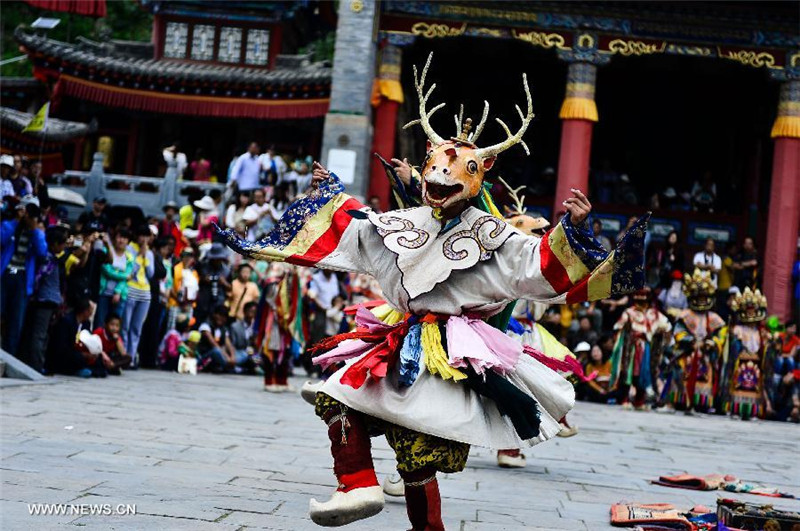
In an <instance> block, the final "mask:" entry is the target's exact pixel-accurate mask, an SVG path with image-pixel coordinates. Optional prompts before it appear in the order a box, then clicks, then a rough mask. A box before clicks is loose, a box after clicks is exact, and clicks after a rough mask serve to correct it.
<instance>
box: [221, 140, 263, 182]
mask: <svg viewBox="0 0 800 531" xmlns="http://www.w3.org/2000/svg"><path fill="white" fill-rule="evenodd" d="M258 152H259V147H258V143H257V142H251V143H250V146H249V147H248V148H247V153H243V154H241V155H239V158H238V159H236V163H235V164H234V165H233V169H232V170H231V175H230V178H229V179H228V187H232V186H233V185H236V186H237V187H238V188H239V191H240V192H249V191H250V190H255V189H256V188H260V187H261V160H260V158H259V156H258Z"/></svg>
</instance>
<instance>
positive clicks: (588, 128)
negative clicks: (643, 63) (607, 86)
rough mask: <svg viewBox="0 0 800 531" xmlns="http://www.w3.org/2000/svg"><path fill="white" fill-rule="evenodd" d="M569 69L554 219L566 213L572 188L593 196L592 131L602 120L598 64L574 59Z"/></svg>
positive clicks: (561, 114) (562, 116) (554, 200)
mask: <svg viewBox="0 0 800 531" xmlns="http://www.w3.org/2000/svg"><path fill="white" fill-rule="evenodd" d="M565 58H567V59H568V60H570V61H571V62H570V64H569V69H568V70H567V90H566V96H565V97H564V103H563V104H562V105H561V112H559V117H560V118H561V119H562V122H561V151H560V153H559V157H558V180H557V182H556V195H555V197H554V198H553V219H554V220H558V219H559V218H560V217H561V214H562V213H563V212H564V205H563V204H562V202H563V201H564V200H565V199H567V198H568V197H571V196H572V193H571V192H570V189H571V188H578V189H579V190H581V191H582V192H584V193H586V194H588V193H589V156H590V155H591V152H592V128H593V126H594V122H596V121H597V120H598V115H597V105H596V104H595V101H594V88H595V82H596V78H597V65H595V64H591V63H588V62H583V61H577V60H574V59H573V58H572V57H565Z"/></svg>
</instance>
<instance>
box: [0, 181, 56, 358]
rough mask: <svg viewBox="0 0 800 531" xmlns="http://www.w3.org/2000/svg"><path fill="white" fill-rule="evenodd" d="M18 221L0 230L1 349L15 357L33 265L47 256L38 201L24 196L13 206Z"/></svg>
mask: <svg viewBox="0 0 800 531" xmlns="http://www.w3.org/2000/svg"><path fill="white" fill-rule="evenodd" d="M16 214H17V218H15V219H12V220H9V221H4V222H3V223H2V226H1V228H0V271H2V277H0V278H1V280H0V316H2V321H3V324H4V325H5V333H4V334H3V339H2V346H3V349H4V350H5V351H6V352H8V353H10V354H12V355H16V354H17V350H18V348H19V340H20V333H21V332H22V322H23V318H24V316H25V310H26V307H27V304H28V298H29V297H30V296H31V295H32V294H33V289H34V285H35V279H36V264H37V262H38V261H39V260H43V259H44V258H45V257H46V256H47V242H46V241H45V236H44V231H43V230H41V229H40V228H39V227H38V225H39V214H40V210H39V201H38V200H37V199H36V198H35V197H33V196H27V197H23V198H22V200H21V201H20V202H19V204H17V206H16Z"/></svg>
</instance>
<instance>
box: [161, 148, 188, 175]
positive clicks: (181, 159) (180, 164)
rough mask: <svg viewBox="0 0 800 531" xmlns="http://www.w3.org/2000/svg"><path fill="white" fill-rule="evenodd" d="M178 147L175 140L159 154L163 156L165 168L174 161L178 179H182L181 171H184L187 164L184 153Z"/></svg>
mask: <svg viewBox="0 0 800 531" xmlns="http://www.w3.org/2000/svg"><path fill="white" fill-rule="evenodd" d="M180 149H181V148H180V144H178V142H175V143H174V144H172V145H171V146H169V147H166V148H164V151H162V152H161V155H162V156H163V157H164V162H166V163H167V168H169V163H170V162H171V161H173V160H174V161H175V164H176V166H177V168H176V169H177V171H178V180H181V179H183V172H185V171H186V168H187V167H188V166H189V161H188V160H187V159H186V153H183V152H181V150H180Z"/></svg>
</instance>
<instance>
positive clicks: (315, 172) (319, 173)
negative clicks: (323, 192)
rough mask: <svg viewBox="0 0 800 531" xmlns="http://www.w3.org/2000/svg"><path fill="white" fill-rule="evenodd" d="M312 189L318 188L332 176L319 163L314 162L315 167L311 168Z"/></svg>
mask: <svg viewBox="0 0 800 531" xmlns="http://www.w3.org/2000/svg"><path fill="white" fill-rule="evenodd" d="M311 170H312V173H311V187H312V188H317V187H319V184H320V183H321V182H322V181H325V180H327V179H328V177H330V176H331V172H329V171H328V170H326V169H325V167H324V166H323V165H322V164H320V163H319V162H317V161H314V165H313V166H311Z"/></svg>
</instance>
